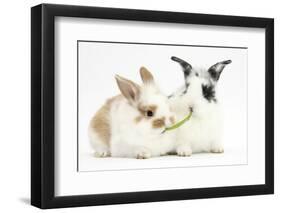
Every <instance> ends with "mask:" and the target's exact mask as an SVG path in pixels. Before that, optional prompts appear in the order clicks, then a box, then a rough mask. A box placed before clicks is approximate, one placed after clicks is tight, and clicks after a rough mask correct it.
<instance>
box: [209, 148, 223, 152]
mask: <svg viewBox="0 0 281 213" xmlns="http://www.w3.org/2000/svg"><path fill="white" fill-rule="evenodd" d="M211 152H212V153H223V152H224V149H223V148H222V147H216V148H212V149H211Z"/></svg>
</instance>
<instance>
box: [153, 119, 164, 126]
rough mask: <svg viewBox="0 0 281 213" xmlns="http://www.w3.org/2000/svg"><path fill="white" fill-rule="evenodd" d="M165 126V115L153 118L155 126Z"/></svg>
mask: <svg viewBox="0 0 281 213" xmlns="http://www.w3.org/2000/svg"><path fill="white" fill-rule="evenodd" d="M164 126H165V117H162V118H158V119H155V120H153V122H152V127H153V128H161V127H164Z"/></svg>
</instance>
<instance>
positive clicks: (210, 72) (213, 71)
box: [208, 67, 221, 81]
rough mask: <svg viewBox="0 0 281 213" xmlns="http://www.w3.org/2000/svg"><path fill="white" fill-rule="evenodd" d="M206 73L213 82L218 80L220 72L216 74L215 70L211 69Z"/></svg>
mask: <svg viewBox="0 0 281 213" xmlns="http://www.w3.org/2000/svg"><path fill="white" fill-rule="evenodd" d="M208 72H209V74H210V76H211V78H212V79H213V80H215V81H218V80H219V78H220V74H221V72H218V71H217V70H216V69H215V68H212V67H211V68H210V69H209V70H208Z"/></svg>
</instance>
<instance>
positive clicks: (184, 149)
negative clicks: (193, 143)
mask: <svg viewBox="0 0 281 213" xmlns="http://www.w3.org/2000/svg"><path fill="white" fill-rule="evenodd" d="M177 154H178V156H182V157H189V156H191V154H192V150H191V148H190V147H189V146H180V147H178V148H177Z"/></svg>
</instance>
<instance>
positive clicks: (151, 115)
mask: <svg viewBox="0 0 281 213" xmlns="http://www.w3.org/2000/svg"><path fill="white" fill-rule="evenodd" d="M140 75H141V78H142V81H143V85H142V86H139V85H138V84H136V83H134V82H132V81H130V80H127V79H125V78H123V77H121V76H118V75H116V76H115V78H116V81H117V85H118V87H119V89H120V91H121V93H122V95H118V96H116V97H113V98H111V99H109V100H107V101H106V103H105V104H104V105H103V106H102V107H101V108H100V109H99V110H98V112H97V113H96V114H95V115H94V117H93V118H92V120H91V122H90V125H89V136H90V141H91V144H92V145H93V148H94V150H95V155H96V156H97V157H106V156H112V157H129V158H139V159H145V158H150V157H155V156H160V155H164V154H166V153H168V152H171V151H174V146H175V143H174V137H173V135H174V133H172V132H171V133H167V134H161V133H162V131H163V130H164V129H165V127H166V126H170V125H172V124H173V122H174V120H175V118H174V115H173V114H172V112H171V111H170V106H169V103H168V98H167V97H166V96H165V95H163V94H162V93H161V92H160V90H159V89H158V87H157V85H156V84H155V82H154V78H153V76H152V74H151V73H150V72H149V71H148V70H147V69H146V68H144V67H142V68H141V69H140Z"/></svg>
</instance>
